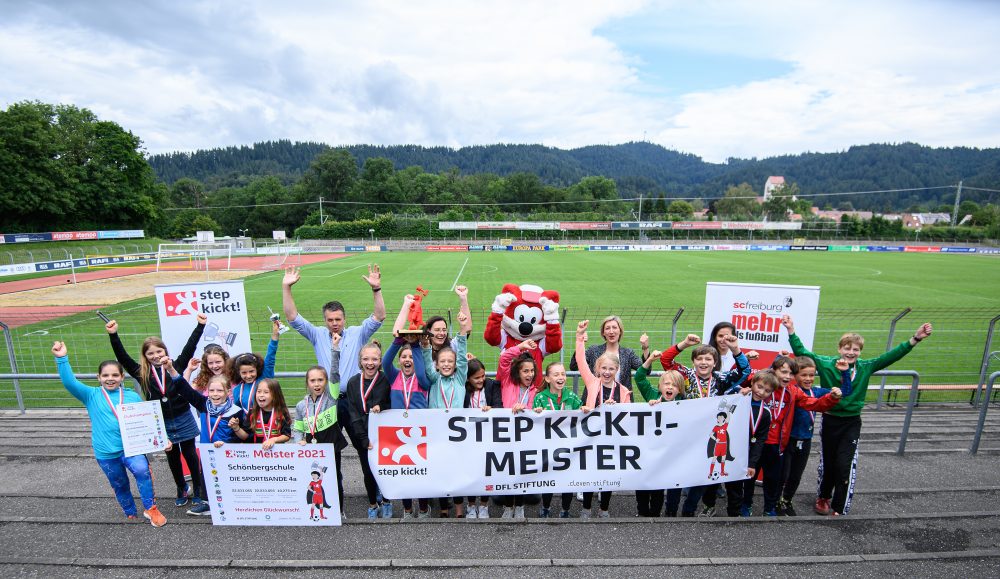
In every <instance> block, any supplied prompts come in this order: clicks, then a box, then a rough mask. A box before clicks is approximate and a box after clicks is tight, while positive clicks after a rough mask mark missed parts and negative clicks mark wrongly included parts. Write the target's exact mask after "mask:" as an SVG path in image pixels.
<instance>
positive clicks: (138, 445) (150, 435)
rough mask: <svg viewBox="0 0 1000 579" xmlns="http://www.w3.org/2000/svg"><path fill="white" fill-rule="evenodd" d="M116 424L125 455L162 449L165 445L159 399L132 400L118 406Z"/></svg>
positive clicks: (164, 432)
mask: <svg viewBox="0 0 1000 579" xmlns="http://www.w3.org/2000/svg"><path fill="white" fill-rule="evenodd" d="M118 408H119V410H118V426H119V428H121V431H122V446H123V447H124V448H125V456H136V455H138V454H148V453H150V452H156V451H160V450H163V449H164V448H166V446H167V428H166V426H165V425H164V424H163V410H161V409H160V401H159V400H150V401H148V402H133V403H130V404H122V405H121V406H119V407H118Z"/></svg>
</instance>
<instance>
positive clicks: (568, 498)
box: [542, 493, 573, 511]
mask: <svg viewBox="0 0 1000 579" xmlns="http://www.w3.org/2000/svg"><path fill="white" fill-rule="evenodd" d="M571 504H573V493H563V494H562V510H564V511H568V510H569V506H570V505H571ZM542 506H543V507H545V508H546V509H548V508H551V507H552V493H546V494H543V495H542Z"/></svg>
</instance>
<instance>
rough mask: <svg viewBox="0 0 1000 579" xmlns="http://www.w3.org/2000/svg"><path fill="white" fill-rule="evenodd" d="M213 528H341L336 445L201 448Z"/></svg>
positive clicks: (234, 445) (242, 445)
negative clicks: (264, 448) (267, 448)
mask: <svg viewBox="0 0 1000 579" xmlns="http://www.w3.org/2000/svg"><path fill="white" fill-rule="evenodd" d="M198 452H199V454H200V455H201V467H202V472H204V473H205V487H206V488H207V489H208V496H209V503H210V504H211V506H212V524H213V525H250V526H267V525H271V526H332V525H340V501H339V500H338V497H337V468H336V463H335V462H334V454H333V452H334V450H333V445H332V444H310V445H308V446H300V445H298V444H276V445H275V446H274V448H272V449H271V450H263V449H262V448H261V445H259V444H225V445H223V446H222V447H221V448H215V445H212V444H198Z"/></svg>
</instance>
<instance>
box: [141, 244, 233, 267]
mask: <svg viewBox="0 0 1000 579" xmlns="http://www.w3.org/2000/svg"><path fill="white" fill-rule="evenodd" d="M232 259H233V246H232V245H230V244H228V243H161V244H160V245H159V247H158V249H157V252H156V271H229V268H230V266H231V265H232Z"/></svg>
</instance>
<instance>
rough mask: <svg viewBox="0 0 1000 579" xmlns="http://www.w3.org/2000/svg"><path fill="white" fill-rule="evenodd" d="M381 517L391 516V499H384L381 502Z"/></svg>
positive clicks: (387, 517) (388, 517)
mask: <svg viewBox="0 0 1000 579" xmlns="http://www.w3.org/2000/svg"><path fill="white" fill-rule="evenodd" d="M382 518H383V519H391V518H392V501H386V502H384V503H382Z"/></svg>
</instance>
